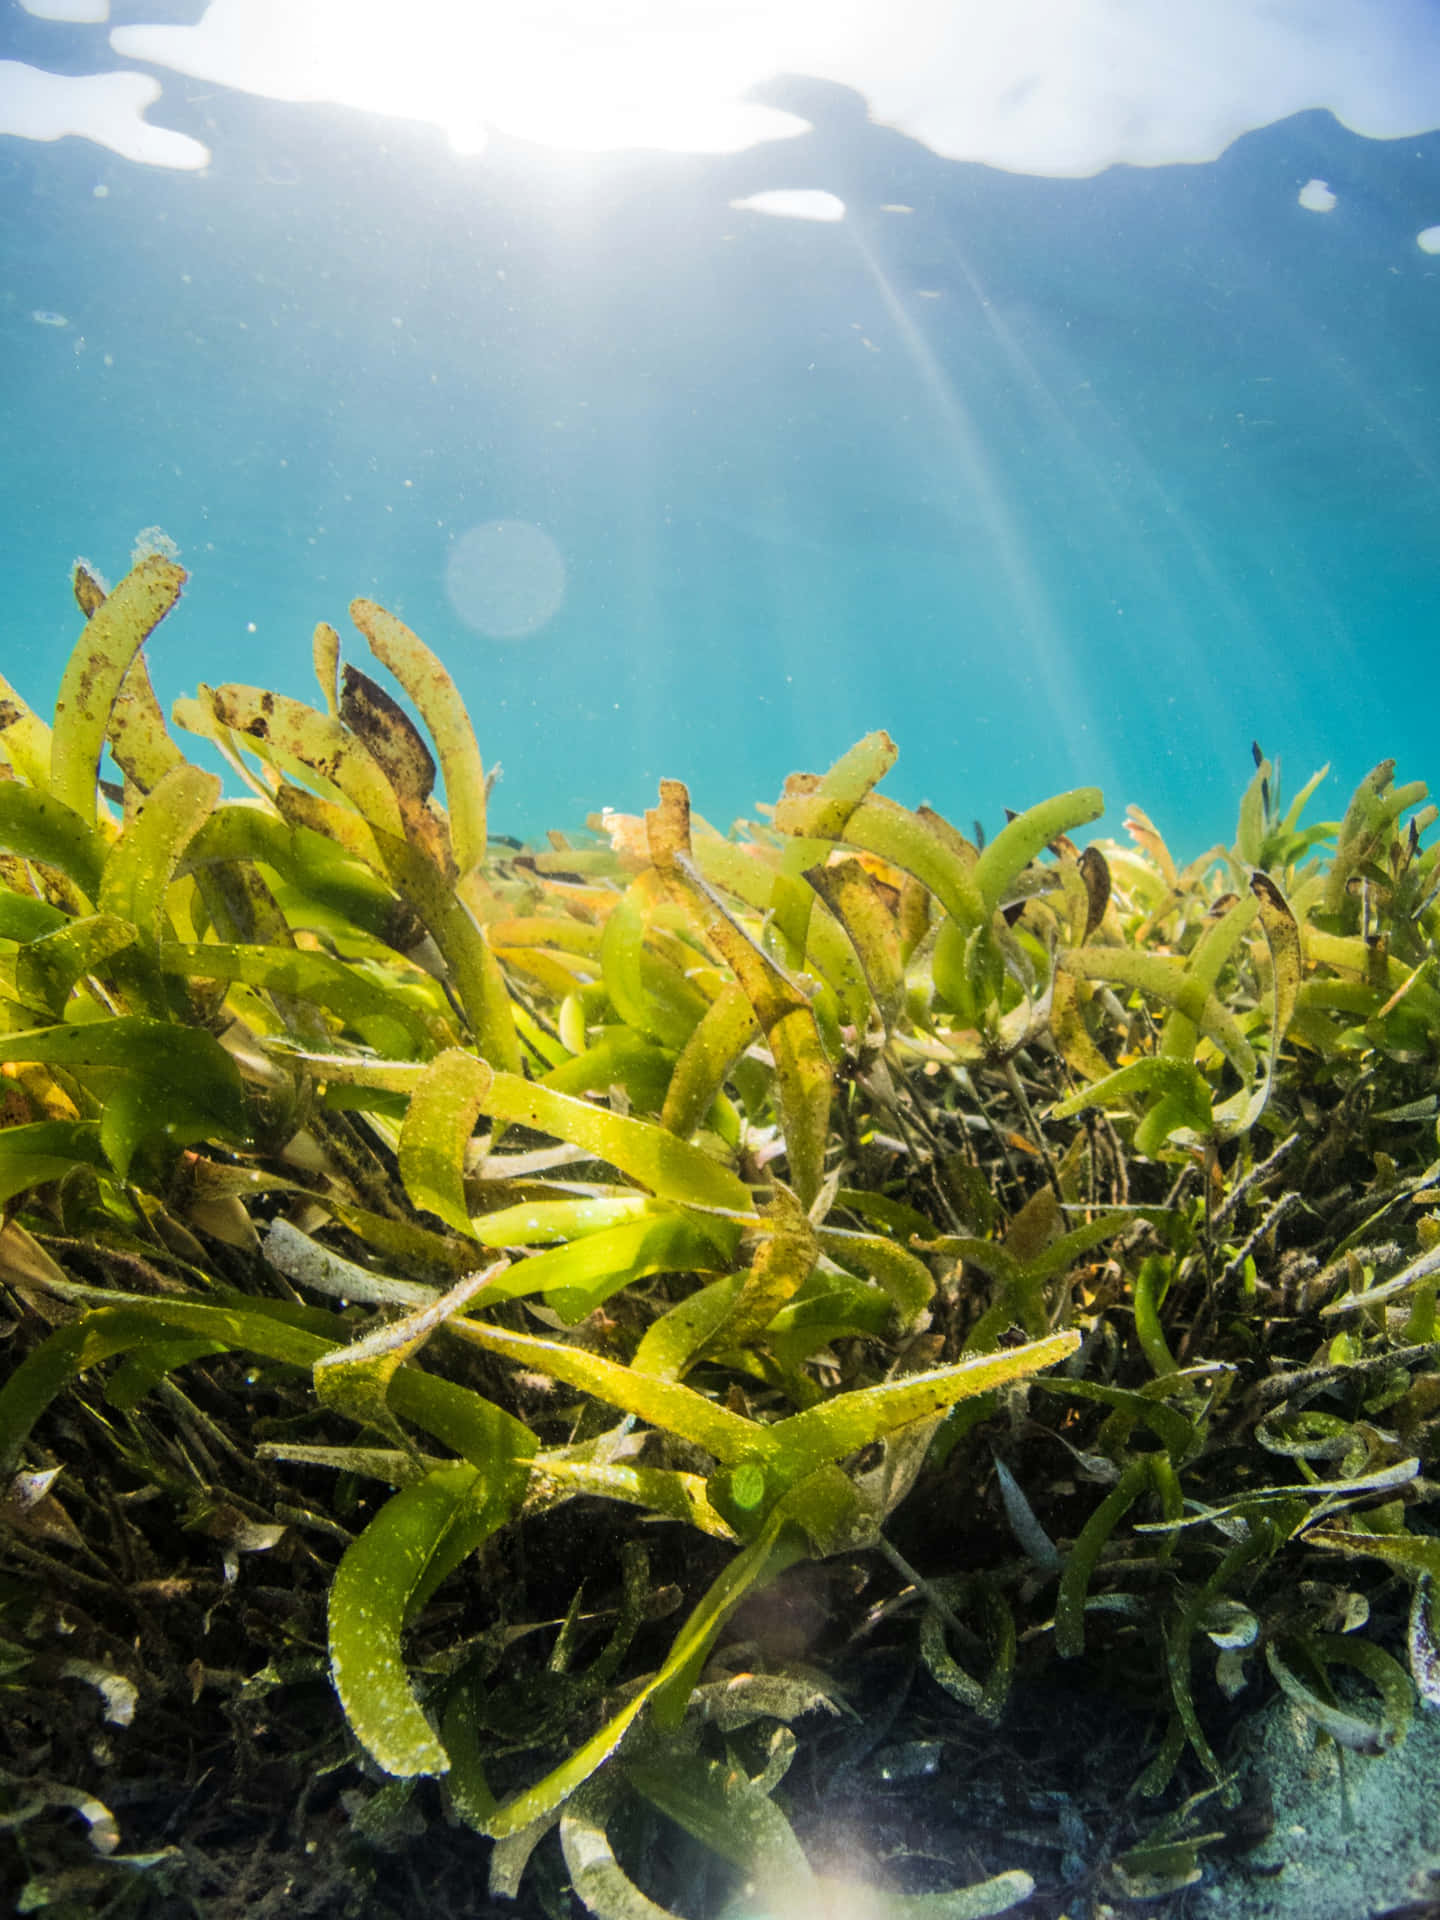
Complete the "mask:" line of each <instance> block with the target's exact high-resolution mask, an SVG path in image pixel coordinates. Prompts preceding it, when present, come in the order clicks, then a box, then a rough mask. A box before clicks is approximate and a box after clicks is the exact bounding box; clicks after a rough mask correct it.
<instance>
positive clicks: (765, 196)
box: [730, 187, 845, 220]
mask: <svg viewBox="0 0 1440 1920" xmlns="http://www.w3.org/2000/svg"><path fill="white" fill-rule="evenodd" d="M730 204H731V206H732V207H734V208H735V209H736V210H737V211H738V212H741V213H766V214H769V215H770V217H771V218H772V219H775V220H843V219H844V218H845V202H844V201H843V200H840V199H837V198H836V196H835V195H834V194H833V193H824V192H822V191H821V190H820V189H819V188H818V187H775V188H773V189H771V191H769V192H768V193H751V194H747V195H746V196H745V198H744V199H743V200H732V201H731V202H730Z"/></svg>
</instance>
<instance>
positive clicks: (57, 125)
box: [0, 60, 210, 170]
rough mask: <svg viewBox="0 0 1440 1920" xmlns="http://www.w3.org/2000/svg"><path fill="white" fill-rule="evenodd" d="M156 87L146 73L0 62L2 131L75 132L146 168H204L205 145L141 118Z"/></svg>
mask: <svg viewBox="0 0 1440 1920" xmlns="http://www.w3.org/2000/svg"><path fill="white" fill-rule="evenodd" d="M160 91H161V89H160V82H159V81H158V80H157V79H156V78H155V76H154V75H153V74H150V73H135V72H117V73H82V74H71V73H46V72H44V71H43V70H42V69H41V68H39V67H30V66H26V65H25V64H24V62H23V61H19V60H0V133H11V134H18V135H19V137H20V138H21V139H22V140H63V139H64V138H65V136H66V135H67V134H76V135H78V136H79V137H80V138H82V139H85V140H93V141H95V142H96V143H97V144H98V145H99V146H102V147H109V148H110V149H111V150H112V151H113V152H115V153H119V154H123V155H124V156H125V158H126V159H127V160H137V161H139V162H140V163H141V164H142V165H144V166H150V167H179V168H184V169H191V170H193V169H195V168H198V167H205V166H208V165H209V164H210V151H209V149H208V147H205V146H203V145H202V144H201V142H200V141H198V140H192V139H191V138H190V137H189V135H188V134H184V133H175V132H173V131H172V130H171V129H170V128H168V127H152V126H151V125H150V123H149V121H148V120H147V119H146V118H145V110H146V108H147V107H152V106H154V104H155V102H156V101H157V100H158V99H159V98H160Z"/></svg>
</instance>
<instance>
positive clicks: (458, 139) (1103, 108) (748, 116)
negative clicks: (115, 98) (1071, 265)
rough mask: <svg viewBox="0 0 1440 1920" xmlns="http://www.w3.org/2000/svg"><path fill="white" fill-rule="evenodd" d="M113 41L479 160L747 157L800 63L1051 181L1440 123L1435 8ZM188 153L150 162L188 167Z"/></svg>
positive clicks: (931, 10) (1202, 5)
mask: <svg viewBox="0 0 1440 1920" xmlns="http://www.w3.org/2000/svg"><path fill="white" fill-rule="evenodd" d="M30 5H31V10H32V11H39V10H41V9H42V8H53V9H55V10H56V11H57V12H62V11H64V10H67V9H78V10H84V9H87V8H88V9H90V14H93V13H94V12H95V11H96V10H97V9H98V6H99V0H30ZM90 14H87V16H86V17H90ZM67 17H71V16H70V15H68V14H67ZM108 38H109V49H110V53H111V56H112V57H114V56H118V57H119V58H121V59H125V60H138V61H144V62H145V63H147V64H148V65H150V66H152V67H159V68H165V69H169V70H170V71H172V72H175V73H180V74H184V75H187V76H188V77H190V78H191V79H195V80H201V81H204V82H207V83H210V84H214V85H220V86H227V87H235V88H239V89H242V90H244V91H246V92H249V93H254V94H260V95H264V96H266V97H268V98H271V99H276V100H287V101H315V102H322V101H323V102H330V103H334V104H338V105H344V106H349V107H353V108H356V109H359V110H362V111H365V112H370V113H376V114H386V115H394V116H398V117H401V118H405V119H410V120H418V121H422V122H427V123H431V124H434V125H436V126H439V127H441V128H443V129H444V130H445V132H446V133H447V135H448V136H449V138H450V140H451V142H452V143H453V144H454V146H455V147H456V148H457V150H460V151H464V152H475V151H478V150H480V149H481V148H483V146H484V145H485V143H486V140H487V138H488V137H489V136H490V134H491V133H494V132H499V133H503V134H505V135H508V136H510V137H512V138H515V139H520V140H525V141H531V142H535V143H537V144H540V145H543V146H546V147H550V148H555V149H561V150H566V151H571V152H602V151H609V150H617V149H631V148H633V149H660V150H667V151H674V152H684V153H730V152H736V151H739V150H741V149H743V148H746V147H751V146H754V145H756V144H757V143H760V142H764V141H771V140H777V139H781V138H783V137H785V136H787V135H793V134H796V133H798V132H801V131H802V130H803V129H804V127H805V124H806V123H805V122H804V121H803V120H802V119H800V118H798V117H797V116H796V115H794V114H791V113H786V112H782V111H781V110H779V109H778V108H776V107H773V106H769V105H765V104H763V103H762V102H760V101H758V100H756V99H754V98H750V97H747V95H748V94H749V92H750V90H751V89H753V88H755V87H757V86H763V85H764V83H766V82H767V81H770V80H773V79H774V78H775V77H776V76H777V75H781V74H787V73H788V74H800V75H808V76H813V77H815V78H820V79H827V80H832V81H835V82H837V83H839V84H841V85H843V86H845V87H849V88H852V89H854V90H855V91H856V92H858V93H859V94H860V95H861V96H862V97H863V99H864V101H865V103H866V106H867V108H868V111H869V114H870V117H871V119H872V120H875V121H879V122H883V123H885V124H886V125H888V126H891V127H894V128H896V129H897V130H899V131H900V132H902V133H904V134H907V135H909V136H910V137H912V138H914V139H916V140H919V141H922V142H924V143H925V144H926V145H927V146H929V147H930V148H932V149H933V150H934V151H935V152H936V153H938V154H941V155H943V156H944V157H946V158H949V159H957V160H973V161H980V162H984V163H986V164H988V165H990V166H995V167H1003V168H1007V169H1009V170H1011V171H1014V172H1021V173H1036V174H1046V175H1056V176H1059V175H1077V176H1081V175H1088V174H1093V173H1096V172H1098V171H1100V170H1101V169H1103V168H1105V167H1107V166H1111V165H1114V164H1116V163H1118V162H1126V163H1128V164H1131V165H1137V166H1159V165H1166V164H1173V163H1176V162H1200V161H1208V160H1213V159H1215V158H1216V157H1217V156H1218V155H1219V154H1220V153H1222V152H1223V151H1224V150H1225V148H1226V147H1227V146H1228V145H1229V144H1230V143H1231V142H1232V141H1233V140H1235V139H1236V138H1237V137H1238V136H1240V135H1241V134H1243V133H1245V132H1247V131H1250V130H1252V129H1254V128H1257V127H1261V126H1266V125H1269V124H1271V123H1273V122H1274V121H1277V120H1280V119H1283V118H1285V117H1287V116H1289V115H1291V114H1294V113H1297V112H1299V111H1302V110H1304V109H1307V108H1328V109H1330V110H1331V111H1332V112H1333V113H1334V114H1335V115H1336V116H1337V117H1338V118H1339V119H1340V120H1341V121H1342V122H1343V123H1344V124H1345V125H1346V126H1348V127H1349V128H1351V129H1352V130H1353V131H1355V132H1357V133H1360V134H1363V135H1366V136H1369V137H1373V138H1377V139H1394V138H1398V137H1400V136H1402V135H1407V134H1416V133H1420V132H1424V131H1429V130H1431V129H1433V128H1435V127H1437V126H1440V12H1437V11H1436V10H1435V9H1434V7H1433V6H1432V5H1430V4H1429V3H1428V0H1287V4H1285V5H1284V6H1261V5H1258V4H1257V3H1256V0H1006V4H1005V5H1004V6H1003V7H1001V6H996V5H995V4H994V0H852V3H851V4H847V5H840V6H837V5H835V4H834V0H629V3H628V4H627V5H625V6H622V7H616V8H605V9H597V8H596V7H595V5H594V0H527V4H526V5H524V6H508V7H507V6H504V5H502V4H499V0H490V3H489V4H485V3H483V0H211V4H210V5H209V6H208V7H207V8H206V10H205V12H204V14H203V16H202V17H201V18H200V19H199V20H198V21H197V22H195V23H194V24H192V25H187V26H177V25H164V24H158V23H156V24H135V25H125V26H120V27H116V28H114V29H113V30H112V31H111V33H110V34H109V36H108ZM100 51H101V42H100V41H99V38H98V36H97V43H96V53H97V56H98V55H99V53H100ZM49 77H50V78H52V79H55V78H58V76H49ZM130 77H131V79H134V78H135V76H134V75H131V76H130ZM37 84H38V83H37ZM76 98H77V100H78V99H79V96H76ZM14 120H15V116H14V114H13V113H12V114H11V115H10V117H9V118H7V119H3V120H0V128H3V129H6V130H9V131H12V132H16V131H21V128H20V127H19V126H18V125H16V124H14ZM106 124H107V123H105V122H104V121H103V120H102V121H100V122H99V123H98V125H99V126H100V127H101V128H102V129H103V128H104V127H105V125H106ZM69 130H75V129H69ZM86 130H87V131H89V129H88V128H87V129H86ZM110 131H111V132H112V133H113V127H111V128H110ZM27 137H41V138H44V137H49V136H45V135H39V136H27ZM91 137H93V138H97V139H102V140H104V141H105V144H111V140H110V139H109V138H107V137H106V133H105V132H104V131H103V130H100V131H94V132H91ZM190 144H191V145H192V146H193V144H194V143H190ZM166 151H168V152H169V153H170V154H171V155H172V157H169V158H165V157H160V156H161V155H162V154H163V153H164V152H166ZM184 151H185V149H184V148H182V147H178V146H177V147H173V148H170V149H168V150H167V149H164V148H162V147H160V146H156V145H151V146H149V147H147V157H149V158H151V159H153V160H154V162H155V164H159V165H186V164H195V162H194V161H193V160H188V161H187V160H185V159H183V158H177V157H173V156H175V155H179V154H182V153H183V152H184Z"/></svg>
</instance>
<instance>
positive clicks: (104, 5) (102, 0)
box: [20, 0, 110, 27]
mask: <svg viewBox="0 0 1440 1920" xmlns="http://www.w3.org/2000/svg"><path fill="white" fill-rule="evenodd" d="M20 4H21V6H22V7H23V8H24V9H25V11H26V13H28V14H30V15H31V16H32V17H33V18H34V19H36V20H64V21H67V22H69V23H70V24H72V25H79V26H85V27H94V26H103V25H104V23H105V21H107V20H108V19H109V18H110V0H20Z"/></svg>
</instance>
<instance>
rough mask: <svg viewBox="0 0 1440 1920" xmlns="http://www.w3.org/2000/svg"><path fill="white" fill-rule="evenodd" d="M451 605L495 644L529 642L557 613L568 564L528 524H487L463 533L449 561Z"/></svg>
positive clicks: (447, 584)
mask: <svg viewBox="0 0 1440 1920" xmlns="http://www.w3.org/2000/svg"><path fill="white" fill-rule="evenodd" d="M445 592H446V594H447V596H448V597H449V601H450V604H451V606H452V607H453V608H454V609H455V611H456V613H457V614H458V615H459V616H460V618H461V619H462V620H463V621H464V622H465V624H466V626H467V627H472V628H473V629H474V630H475V632H477V633H483V634H484V635H485V636H486V637H487V638H488V639H491V640H525V639H528V638H529V636H530V635H531V634H532V633H538V632H539V631H540V629H541V628H542V627H543V626H545V625H546V624H547V623H548V622H549V621H551V620H553V619H554V617H555V615H556V614H557V613H558V612H559V610H560V607H561V605H562V604H563V602H564V599H565V561H564V559H563V558H562V556H561V553H560V549H559V547H557V546H556V544H555V542H554V541H553V540H552V539H551V538H550V535H549V534H548V533H545V532H543V531H542V530H541V529H540V528H539V527H537V526H533V525H532V524H531V523H530V521H528V520H486V521H483V522H482V523H481V524H480V525H479V526H476V527H471V528H470V529H469V531H468V532H466V533H462V534H461V535H460V537H459V538H458V539H457V540H456V542H455V544H454V545H453V546H452V547H451V549H450V553H449V557H448V558H447V560H446V562H445Z"/></svg>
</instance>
